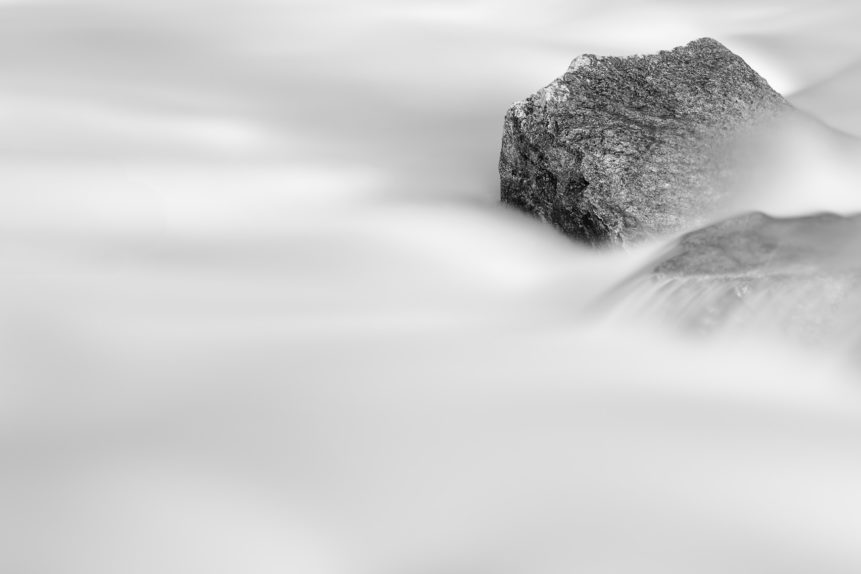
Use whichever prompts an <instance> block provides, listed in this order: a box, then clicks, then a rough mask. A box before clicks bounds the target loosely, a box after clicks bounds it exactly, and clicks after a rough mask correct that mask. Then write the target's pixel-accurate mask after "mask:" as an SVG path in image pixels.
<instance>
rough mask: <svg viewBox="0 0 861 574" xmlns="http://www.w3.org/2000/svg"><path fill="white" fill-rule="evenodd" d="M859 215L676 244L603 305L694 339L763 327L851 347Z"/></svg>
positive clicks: (755, 220) (789, 221) (732, 230)
mask: <svg viewBox="0 0 861 574" xmlns="http://www.w3.org/2000/svg"><path fill="white" fill-rule="evenodd" d="M859 254H861V215H857V216H852V217H844V216H840V215H834V214H829V213H823V214H817V215H811V216H806V217H795V218H775V217H769V216H767V215H764V214H762V213H750V214H746V215H742V216H738V217H734V218H731V219H728V220H725V221H722V222H720V223H716V224H714V225H710V226H708V227H705V228H703V229H700V230H697V231H694V232H691V233H688V234H687V235H684V236H683V237H682V238H681V239H679V240H678V241H677V242H676V243H675V244H674V245H673V246H672V247H671V248H670V250H669V251H668V252H667V253H666V254H664V255H663V256H662V257H660V258H659V259H658V260H657V261H655V262H653V263H652V264H650V265H648V266H647V267H646V269H644V270H643V271H642V272H641V273H639V274H637V276H635V277H634V278H632V279H631V280H629V281H627V282H626V283H625V284H624V285H622V286H621V287H620V288H619V289H618V290H617V291H616V292H614V293H613V294H612V296H611V299H612V300H613V306H614V308H615V309H616V310H617V311H621V312H624V313H631V312H633V313H634V314H639V315H646V316H648V315H651V316H654V317H656V318H658V319H659V320H661V321H662V322H667V321H668V322H670V323H673V324H677V325H681V326H684V327H688V328H693V329H694V330H697V331H713V330H717V329H720V328H723V327H733V326H736V327H740V328H741V329H742V330H744V331H747V330H749V329H750V328H751V327H757V326H759V327H765V328H767V329H777V330H780V331H783V332H788V333H790V334H792V335H795V336H797V337H798V338H801V339H803V340H806V341H818V340H822V339H823V338H830V337H833V336H847V335H848V334H850V333H851V334H852V338H857V336H858V334H859V332H861V331H859V328H861V257H859Z"/></svg>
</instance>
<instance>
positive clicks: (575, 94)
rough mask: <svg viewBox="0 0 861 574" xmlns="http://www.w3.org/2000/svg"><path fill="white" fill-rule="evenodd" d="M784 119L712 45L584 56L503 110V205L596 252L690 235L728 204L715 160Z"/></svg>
mask: <svg viewBox="0 0 861 574" xmlns="http://www.w3.org/2000/svg"><path fill="white" fill-rule="evenodd" d="M790 109H791V107H790V106H789V104H788V103H787V102H786V100H784V99H783V97H782V96H781V95H780V94H778V93H777V92H775V91H774V90H773V89H771V87H769V85H768V83H767V82H766V81H765V80H764V79H763V78H762V77H760V76H759V75H758V74H757V73H756V72H754V71H753V70H752V69H751V68H750V67H749V66H748V65H747V64H746V63H745V62H744V61H743V60H742V59H741V58H739V57H738V56H736V55H735V54H733V53H732V52H730V51H729V50H727V49H726V48H725V47H724V46H723V45H722V44H720V43H719V42H717V41H715V40H711V39H708V38H704V39H700V40H696V41H694V42H691V43H690V44H688V45H687V46H683V47H679V48H676V49H674V50H672V51H669V52H660V53H658V54H655V55H648V56H632V57H628V58H615V57H596V56H593V55H585V56H580V57H578V58H577V59H575V60H574V61H573V62H572V64H571V66H570V67H569V68H568V71H567V72H566V73H565V74H564V75H563V76H562V77H561V78H558V79H557V80H555V81H554V82H552V83H551V84H550V85H548V86H547V87H545V88H543V89H541V90H539V91H538V92H537V93H535V94H533V95H532V96H530V97H528V98H527V99H525V100H523V101H520V102H517V103H515V104H514V105H513V106H512V107H511V108H510V109H509V110H508V112H507V114H506V116H505V125H504V133H503V139H502V152H501V156H500V161H499V173H500V178H501V197H502V201H503V202H504V203H507V204H509V205H512V206H515V207H517V208H520V209H522V210H524V211H526V212H528V213H531V214H534V215H535V216H537V217H538V218H540V219H541V220H543V221H547V222H549V223H552V224H553V225H554V226H556V227H557V228H558V229H560V230H561V231H562V232H564V233H565V234H566V235H568V236H570V237H572V238H576V239H580V240H583V241H586V242H589V243H592V244H596V245H597V244H602V243H629V242H634V241H637V240H640V239H644V238H646V237H649V236H654V235H659V234H663V233H668V232H674V231H679V230H684V229H689V228H692V227H694V226H696V225H698V224H701V223H702V222H703V221H704V220H705V219H704V218H705V216H707V215H708V213H709V212H710V211H712V210H713V209H714V208H715V206H716V205H717V204H718V203H719V201H720V199H721V197H722V196H723V194H724V193H726V191H725V185H724V183H725V181H726V179H727V178H729V177H731V174H728V169H729V168H728V166H727V165H726V164H725V163H723V162H722V160H720V159H718V158H719V157H720V154H719V153H716V152H717V150H719V149H721V148H723V147H725V146H726V144H727V142H728V141H730V140H731V139H732V138H734V137H736V136H738V134H739V133H740V132H743V131H744V130H746V129H750V128H751V127H752V126H755V125H757V124H761V123H764V122H766V121H768V120H769V119H771V118H774V117H775V116H777V115H779V114H781V113H783V112H786V111H789V110H790ZM722 181H723V183H722Z"/></svg>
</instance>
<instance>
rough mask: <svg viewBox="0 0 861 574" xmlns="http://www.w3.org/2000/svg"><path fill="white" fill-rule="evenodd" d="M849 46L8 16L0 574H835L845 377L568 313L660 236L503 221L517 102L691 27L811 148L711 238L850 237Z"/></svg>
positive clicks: (606, 27) (590, 27)
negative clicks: (633, 237) (590, 240)
mask: <svg viewBox="0 0 861 574" xmlns="http://www.w3.org/2000/svg"><path fill="white" fill-rule="evenodd" d="M858 22H859V9H858V7H857V5H856V4H855V3H853V2H848V1H846V2H838V1H832V2H827V1H826V2H823V1H818V2H815V3H814V2H801V1H794V2H782V3H772V2H765V1H763V2H758V3H751V2H750V1H746V2H740V1H738V2H736V1H728V2H722V3H721V4H720V5H719V6H717V5H712V4H709V3H706V2H690V1H687V2H684V3H682V2H675V1H663V2H651V3H648V4H643V3H635V2H626V1H609V2H608V1H607V0H604V1H602V2H586V1H580V2H556V1H553V0H539V1H532V2H528V3H525V2H524V3H516V2H511V1H508V2H489V1H483V0H476V1H472V2H464V1H461V2H444V1H425V2H403V1H400V2H395V1H387V0H371V1H370V2H364V3H361V4H356V3H352V4H351V3H347V2H344V1H341V0H338V1H336V0H315V1H314V2H310V1H309V2H300V1H294V2H288V3H283V2H282V3H278V2H253V3H251V2H242V3H239V2H211V3H197V2H185V1H176V0H174V1H172V2H158V1H157V2H147V3H146V4H144V3H135V2H124V3H109V2H88V3H83V2H78V1H74V0H73V1H69V2H61V3H50V4H49V3H41V2H28V1H11V2H3V3H1V4H0V46H2V47H3V50H0V59H2V69H3V74H2V75H0V102H2V106H0V108H2V109H0V122H2V126H3V129H2V130H0V159H2V161H0V233H2V235H3V239H4V241H3V242H2V243H0V262H2V268H3V270H4V273H3V281H2V286H0V292H1V293H2V297H0V316H2V322H0V326H2V332H0V461H1V462H0V464H2V472H0V509H2V511H0V571H3V572H10V573H18V572H21V573H24V572H67V573H81V574H84V573H86V574H98V573H113V572H128V573H136V572H140V573H144V572H146V573H150V572H160V573H182V574H187V573H189V572H206V573H212V572H243V573H245V572H255V573H264V572H273V573H275V572H278V573H283V572H294V571H295V572H304V573H308V574H312V573H314V574H316V573H323V572H325V573H330V572H331V573H365V572H367V573H375V574H376V573H380V572H391V573H393V574H404V573H419V572H421V573H430V572H434V573H437V572H452V573H453V572H494V573H507V572H510V573H529V574H536V573H547V574H550V573H554V574H555V573H557V572H572V571H583V572H608V573H620V572H636V573H637V574H643V573H648V572H655V573H658V572H660V573H662V574H664V573H669V572H686V573H687V572H691V571H696V572H698V573H708V572H715V573H718V572H720V573H723V572H727V571H757V572H780V573H782V574H783V573H786V572H805V573H806V572H856V571H858V570H859V568H861V550H859V547H858V544H857V533H858V532H859V530H861V495H859V494H858V484H859V482H860V481H861V458H859V456H858V452H859V447H861V391H859V389H858V384H859V373H858V371H857V368H856V367H855V366H853V364H854V363H853V358H852V356H851V354H850V353H848V352H847V350H846V349H845V348H844V347H841V346H840V345H837V344H835V345H833V346H826V347H824V348H823V347H822V346H819V347H808V346H805V345H804V344H801V343H798V342H797V341H793V340H790V339H786V338H783V337H781V336H780V335H779V334H775V333H773V332H772V331H773V329H762V330H760V329H757V328H750V329H745V330H742V332H740V333H735V334H733V335H732V336H729V337H726V336H724V337H693V336H691V335H690V334H688V333H686V332H685V331H684V330H678V329H673V328H671V327H669V326H665V325H661V324H655V322H649V321H648V320H645V321H635V320H633V319H631V318H630V317H628V316H624V317H621V318H620V317H617V316H613V315H607V314H603V313H600V312H596V307H595V302H596V301H599V300H601V298H602V297H603V296H604V295H605V294H606V293H607V292H608V290H610V289H612V288H613V287H615V286H617V285H618V284H619V283H620V282H622V281H623V280H625V279H626V278H629V277H631V276H632V274H634V273H635V272H636V271H637V270H638V269H640V268H641V267H642V266H643V265H644V264H645V263H646V262H647V261H649V260H650V259H651V258H652V257H654V256H655V255H657V254H659V253H661V252H662V250H663V249H664V243H662V242H656V243H655V244H651V245H644V246H641V247H638V248H632V249H630V250H629V251H618V252H594V251H590V250H587V249H585V248H583V247H580V246H578V245H575V244H572V243H571V242H569V241H568V240H566V239H564V238H563V237H561V236H560V235H559V234H557V233H555V232H554V231H553V230H552V229H548V228H547V227H545V226H542V225H541V224H539V223H537V222H535V221H532V220H530V219H528V218H526V217H524V216H522V215H520V214H518V213H515V212H512V211H510V210H507V209H504V208H502V207H501V206H499V205H498V203H497V200H496V198H497V187H496V186H497V181H496V159H497V154H498V149H499V138H500V135H501V122H502V117H503V114H504V112H505V109H506V107H507V106H508V105H509V104H510V103H511V102H513V101H514V100H516V99H520V98H522V97H525V96H526V95H528V94H529V93H531V92H532V91H534V90H536V89H537V88H539V87H541V86H543V85H545V84H547V83H549V82H550V81H551V80H552V79H553V78H555V77H556V76H558V75H559V74H560V73H561V72H562V71H564V70H565V68H566V67H567V65H568V63H569V61H570V60H571V59H572V58H573V57H575V56H576V55H578V54H580V53H583V52H594V53H602V54H626V53H633V52H647V51H654V50H656V49H661V48H670V47H673V46H675V45H678V44H682V43H686V42H687V41H689V40H691V39H694V38H696V37H699V36H703V35H710V36H713V37H716V38H717V39H719V40H721V41H723V42H724V43H725V44H726V45H727V46H728V47H730V48H731V49H733V50H735V51H737V52H738V53H739V54H741V55H742V56H743V57H745V58H746V59H747V60H748V61H749V62H750V63H751V65H753V66H754V67H755V68H756V69H757V70H759V71H760V72H761V73H762V74H763V75H764V76H765V77H766V78H768V79H769V80H770V81H771V82H772V85H773V86H774V87H775V88H776V89H778V90H780V91H782V92H784V93H788V94H789V93H793V92H796V91H799V90H806V91H805V92H803V93H804V99H803V104H804V105H803V107H804V109H805V110H807V111H810V112H811V113H814V114H817V113H819V112H823V111H826V110H827V111H829V115H828V117H825V114H822V115H823V118H824V119H825V121H827V122H829V124H830V125H829V126H826V125H824V124H821V123H818V122H817V121H815V120H810V121H802V122H799V123H798V124H794V125H792V126H789V127H786V128H785V129H786V131H785V132H783V133H781V134H779V135H778V136H776V137H771V139H768V138H766V139H767V142H766V144H764V145H761V146H759V147H757V148H756V150H757V151H756V152H755V153H754V152H751V155H749V159H751V171H750V172H749V177H747V178H745V179H744V181H740V182H739V188H740V189H743V190H744V191H743V193H740V195H739V196H738V201H737V202H735V203H734V204H732V205H728V206H727V208H726V212H725V213H724V214H721V215H727V214H731V213H733V212H736V211H743V210H747V209H762V210H765V211H767V212H769V213H773V214H775V215H792V214H798V213H805V212H808V211H810V210H816V211H818V210H826V209H827V210H836V211H839V212H845V213H848V212H853V211H855V210H859V209H861V194H859V191H858V189H859V187H858V185H857V183H858V181H859V179H861V178H859V175H861V173H860V172H859V168H858V167H857V166H858V165H861V164H859V163H858V161H857V158H858V151H857V149H858V148H857V144H856V143H855V140H854V139H853V138H852V137H851V135H847V134H846V133H841V134H838V133H835V131H834V128H836V129H837V130H842V131H843V132H848V133H850V134H851V133H852V132H853V130H854V129H855V124H852V123H851V122H850V121H847V122H846V123H845V124H844V123H841V118H840V117H839V116H837V115H835V114H834V107H833V106H832V105H831V104H829V102H828V101H827V98H825V96H820V97H817V96H816V94H817V90H819V93H830V92H829V90H831V86H833V85H835V83H834V82H837V83H838V84H839V85H848V86H851V85H853V83H852V79H851V77H850V78H849V79H848V80H847V79H846V74H851V73H853V72H852V70H854V69H855V68H853V67H852V66H853V63H854V62H855V61H856V59H857V58H858V57H859V44H858V39H857V24H858ZM844 70H848V72H845V73H842V72H843V71H844ZM841 73H842V74H841ZM835 78H836V79H835ZM823 86H824V87H823ZM811 94H812V95H811ZM847 97H848V96H847ZM801 103H802V101H801V100H800V101H799V105H801ZM856 133H857V132H856ZM848 256H851V254H850V255H848Z"/></svg>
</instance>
